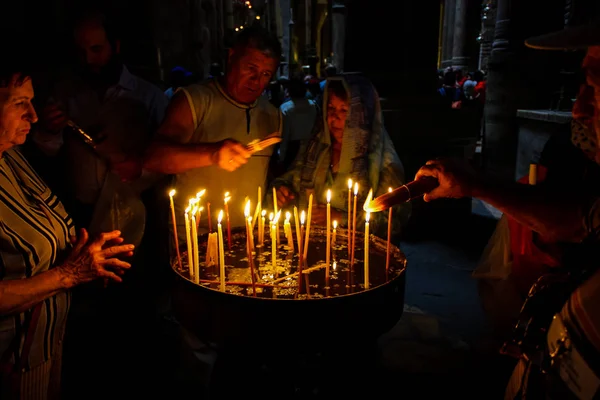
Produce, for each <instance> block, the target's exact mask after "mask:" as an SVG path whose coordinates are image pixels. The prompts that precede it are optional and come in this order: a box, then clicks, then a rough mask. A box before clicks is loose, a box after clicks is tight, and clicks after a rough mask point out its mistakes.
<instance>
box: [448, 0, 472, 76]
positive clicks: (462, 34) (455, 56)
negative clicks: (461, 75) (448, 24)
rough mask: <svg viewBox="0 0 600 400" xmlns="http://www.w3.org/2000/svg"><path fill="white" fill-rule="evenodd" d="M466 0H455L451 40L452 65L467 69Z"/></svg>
mask: <svg viewBox="0 0 600 400" xmlns="http://www.w3.org/2000/svg"><path fill="white" fill-rule="evenodd" d="M466 35H467V0H456V7H455V11H454V40H453V42H452V66H453V67H454V68H457V69H463V70H464V69H467V67H468V66H469V57H467V56H466V54H465V51H466V49H465V44H466V40H467V37H466Z"/></svg>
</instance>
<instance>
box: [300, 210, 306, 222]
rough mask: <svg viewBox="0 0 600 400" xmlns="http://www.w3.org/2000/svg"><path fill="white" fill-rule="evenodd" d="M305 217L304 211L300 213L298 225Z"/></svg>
mask: <svg viewBox="0 0 600 400" xmlns="http://www.w3.org/2000/svg"><path fill="white" fill-rule="evenodd" d="M305 219H306V214H305V213H304V211H302V212H301V213H300V225H304V220H305Z"/></svg>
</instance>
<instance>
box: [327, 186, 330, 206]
mask: <svg viewBox="0 0 600 400" xmlns="http://www.w3.org/2000/svg"><path fill="white" fill-rule="evenodd" d="M327 202H328V203H330V202H331V189H327Z"/></svg>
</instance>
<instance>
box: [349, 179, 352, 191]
mask: <svg viewBox="0 0 600 400" xmlns="http://www.w3.org/2000/svg"><path fill="white" fill-rule="evenodd" d="M348 190H352V179H348Z"/></svg>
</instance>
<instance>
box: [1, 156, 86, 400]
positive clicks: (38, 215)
mask: <svg viewBox="0 0 600 400" xmlns="http://www.w3.org/2000/svg"><path fill="white" fill-rule="evenodd" d="M74 234H75V231H74V225H73V221H72V219H71V218H70V217H69V215H68V214H67V213H66V211H65V209H64V207H63V205H62V204H61V202H60V201H59V200H58V198H57V197H56V195H54V194H53V193H52V192H51V191H50V189H49V188H48V186H46V184H45V183H44V182H43V180H42V179H41V178H40V176H39V175H38V174H37V173H36V172H35V171H33V169H32V167H31V165H30V164H29V163H28V162H27V161H26V160H25V158H24V157H23V155H22V154H21V153H20V152H19V151H18V150H17V149H15V148H13V149H10V150H8V151H5V152H4V154H3V156H2V157H1V158H0V280H12V279H27V278H30V277H32V276H34V275H37V274H40V273H42V272H44V271H47V270H49V269H50V268H52V267H54V266H56V265H58V264H60V263H61V262H62V261H63V260H64V258H65V256H66V253H67V252H68V249H69V248H70V243H69V237H70V236H73V235H74ZM69 302H70V294H69V293H68V292H60V293H58V294H56V295H54V296H52V297H49V298H47V299H46V300H44V301H43V304H42V307H41V313H40V317H39V320H38V325H37V329H36V331H35V336H34V340H33V345H32V347H31V350H30V353H29V359H28V360H22V363H23V365H24V366H25V368H24V371H23V380H22V385H21V387H22V392H23V393H22V394H21V398H42V399H43V398H46V395H45V393H47V392H48V386H49V385H50V381H54V383H56V380H55V379H50V374H51V369H56V368H57V364H58V365H60V356H61V354H60V350H59V349H60V348H61V345H62V337H63V334H64V329H65V323H66V318H67V313H68V311H69ZM28 313H31V310H28V311H26V312H23V313H20V314H18V315H17V314H14V315H0V355H3V354H4V353H5V352H6V351H7V348H9V347H10V345H11V342H12V341H13V338H14V337H15V335H23V330H24V329H23V324H24V321H25V319H26V317H27V315H28ZM22 349H23V339H21V346H20V348H19V350H18V352H17V351H15V353H17V354H13V355H12V357H11V362H13V363H14V362H15V360H17V359H18V358H17V357H19V356H20V353H21V351H22ZM53 359H54V364H55V365H54V368H51V364H52V360H53ZM5 389H6V388H4V390H5ZM33 392H37V393H33ZM27 393H28V394H27ZM0 397H2V393H0Z"/></svg>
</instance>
